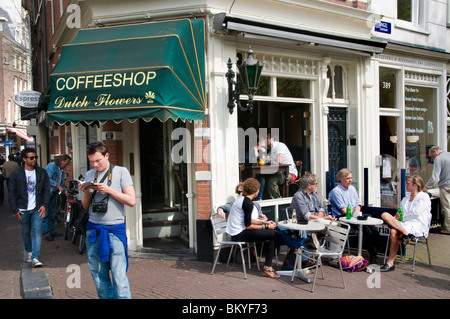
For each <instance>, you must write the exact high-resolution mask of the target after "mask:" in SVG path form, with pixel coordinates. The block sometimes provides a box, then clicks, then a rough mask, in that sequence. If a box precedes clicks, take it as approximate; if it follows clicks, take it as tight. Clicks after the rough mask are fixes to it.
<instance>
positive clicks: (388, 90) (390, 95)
mask: <svg viewBox="0 0 450 319" xmlns="http://www.w3.org/2000/svg"><path fill="white" fill-rule="evenodd" d="M396 73H397V71H396V70H394V69H388V68H383V67H381V68H380V77H379V78H380V81H379V90H380V107H382V108H395V107H396V96H395V92H396V87H397V83H396Z"/></svg>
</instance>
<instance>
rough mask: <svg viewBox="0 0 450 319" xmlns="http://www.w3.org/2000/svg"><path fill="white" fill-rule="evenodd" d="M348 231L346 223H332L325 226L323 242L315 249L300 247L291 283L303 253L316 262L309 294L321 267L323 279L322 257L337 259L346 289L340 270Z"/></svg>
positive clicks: (312, 290) (348, 226) (312, 289)
mask: <svg viewBox="0 0 450 319" xmlns="http://www.w3.org/2000/svg"><path fill="white" fill-rule="evenodd" d="M349 231H350V225H349V224H347V223H341V222H338V221H333V222H331V223H330V224H329V225H327V228H326V233H325V238H324V239H325V240H324V242H323V244H322V246H320V247H319V248H317V249H308V248H306V247H301V249H298V250H297V256H296V257H295V264H294V271H293V272H292V278H291V281H294V277H295V276H296V275H297V269H298V263H299V262H300V263H301V260H302V256H303V252H306V253H307V254H308V258H311V259H314V260H315V261H316V270H315V272H314V280H313V284H312V287H311V292H314V288H315V285H316V278H317V272H318V269H319V266H321V267H320V268H321V271H322V278H323V279H325V277H324V274H323V267H322V257H323V256H328V257H337V258H338V260H339V268H340V270H341V278H342V283H343V285H344V289H346V286H345V281H344V274H343V270H342V263H341V257H342V255H343V252H344V249H345V242H346V241H347V238H348V233H349Z"/></svg>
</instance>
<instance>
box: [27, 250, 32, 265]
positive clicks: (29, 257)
mask: <svg viewBox="0 0 450 319" xmlns="http://www.w3.org/2000/svg"><path fill="white" fill-rule="evenodd" d="M30 262H31V252H30V253H27V263H30Z"/></svg>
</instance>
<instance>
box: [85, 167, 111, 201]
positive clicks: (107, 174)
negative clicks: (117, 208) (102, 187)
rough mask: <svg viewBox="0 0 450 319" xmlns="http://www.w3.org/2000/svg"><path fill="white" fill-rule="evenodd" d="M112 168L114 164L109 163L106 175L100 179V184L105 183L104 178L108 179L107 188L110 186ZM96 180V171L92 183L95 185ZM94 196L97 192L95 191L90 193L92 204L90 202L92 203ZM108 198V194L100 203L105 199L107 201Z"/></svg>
mask: <svg viewBox="0 0 450 319" xmlns="http://www.w3.org/2000/svg"><path fill="white" fill-rule="evenodd" d="M113 168H114V164H111V163H110V164H109V170H108V173H106V174H105V175H103V178H102V180H101V181H100V183H103V182H104V181H105V179H106V177H108V182H107V185H108V186H111V180H112V170H113ZM97 178H98V171H95V178H94V183H97ZM95 194H97V191H96V190H95V191H94V192H93V193H92V196H91V203H92V201H94V197H95ZM108 198H109V194H108V195H106V197H105V198H104V199H102V201H103V200H105V199H106V200H108ZM94 202H95V201H94ZM91 203H89V205H90V204H91Z"/></svg>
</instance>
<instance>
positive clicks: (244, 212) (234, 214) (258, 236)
mask: <svg viewBox="0 0 450 319" xmlns="http://www.w3.org/2000/svg"><path fill="white" fill-rule="evenodd" d="M259 187H260V184H259V182H258V180H256V179H255V178H249V179H247V180H245V181H244V184H243V185H242V189H243V192H242V195H243V196H239V197H238V198H237V199H236V201H235V202H234V203H233V206H232V207H231V210H230V214H229V216H228V220H227V228H226V231H227V233H228V234H229V235H230V236H231V239H232V240H233V241H246V242H262V241H268V242H267V254H266V260H265V262H264V267H263V269H262V270H261V273H262V274H263V275H265V276H268V277H271V278H279V277H280V275H278V274H277V273H276V272H275V271H274V269H273V268H272V259H273V254H274V251H275V245H276V244H277V243H278V239H279V238H278V233H277V231H275V228H276V227H277V225H276V224H275V222H273V221H267V220H258V219H252V212H253V208H254V205H253V199H254V198H255V197H256V196H257V195H258V192H259Z"/></svg>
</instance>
